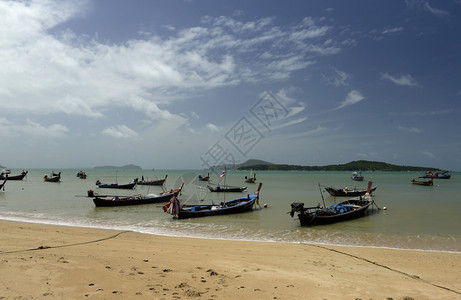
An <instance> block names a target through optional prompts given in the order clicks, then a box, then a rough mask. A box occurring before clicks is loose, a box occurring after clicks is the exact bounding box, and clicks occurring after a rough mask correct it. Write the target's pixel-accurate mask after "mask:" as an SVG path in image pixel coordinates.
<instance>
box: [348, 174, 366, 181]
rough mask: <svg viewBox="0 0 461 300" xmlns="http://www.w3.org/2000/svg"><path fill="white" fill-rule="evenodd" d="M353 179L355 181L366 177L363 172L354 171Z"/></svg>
mask: <svg viewBox="0 0 461 300" xmlns="http://www.w3.org/2000/svg"><path fill="white" fill-rule="evenodd" d="M351 179H352V180H354V181H363V179H364V178H363V176H362V172H360V174H359V173H358V172H354V173H352V176H351Z"/></svg>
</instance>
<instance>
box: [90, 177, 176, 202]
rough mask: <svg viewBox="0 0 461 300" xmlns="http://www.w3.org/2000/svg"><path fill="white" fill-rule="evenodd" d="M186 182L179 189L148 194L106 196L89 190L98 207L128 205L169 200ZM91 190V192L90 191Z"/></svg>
mask: <svg viewBox="0 0 461 300" xmlns="http://www.w3.org/2000/svg"><path fill="white" fill-rule="evenodd" d="M183 186H184V183H182V184H181V186H180V187H179V189H174V190H170V191H165V192H163V193H161V194H158V195H155V194H148V195H146V196H141V195H134V196H104V195H95V194H94V192H93V191H91V190H90V191H88V196H89V197H95V198H94V199H93V202H94V205H96V206H97V207H107V206H127V205H140V204H151V203H161V202H168V201H170V199H171V198H172V197H176V196H178V194H179V193H180V192H181V190H182V187H183ZM90 192H91V193H90Z"/></svg>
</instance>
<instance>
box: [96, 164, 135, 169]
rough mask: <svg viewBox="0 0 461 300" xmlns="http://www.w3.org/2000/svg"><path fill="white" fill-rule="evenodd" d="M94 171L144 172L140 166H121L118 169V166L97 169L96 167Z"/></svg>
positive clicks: (98, 167)
mask: <svg viewBox="0 0 461 300" xmlns="http://www.w3.org/2000/svg"><path fill="white" fill-rule="evenodd" d="M93 169H95V170H109V169H110V170H113V169H116V170H142V168H141V167H140V166H136V165H124V166H121V167H116V166H97V167H94V168H93Z"/></svg>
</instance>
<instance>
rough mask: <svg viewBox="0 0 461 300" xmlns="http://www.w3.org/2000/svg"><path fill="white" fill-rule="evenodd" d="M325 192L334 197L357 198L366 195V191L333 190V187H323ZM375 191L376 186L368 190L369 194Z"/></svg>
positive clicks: (354, 189) (346, 188)
mask: <svg viewBox="0 0 461 300" xmlns="http://www.w3.org/2000/svg"><path fill="white" fill-rule="evenodd" d="M325 190H326V191H327V192H328V193H329V194H330V195H332V196H334V197H357V196H363V195H365V194H366V192H367V189H358V188H355V187H354V188H353V189H349V188H348V187H345V188H342V189H335V188H334V187H328V186H326V187H325ZM375 190H376V186H374V187H372V188H371V190H370V194H372V193H373V192H374V191H375Z"/></svg>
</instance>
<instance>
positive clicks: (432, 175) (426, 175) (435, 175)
mask: <svg viewBox="0 0 461 300" xmlns="http://www.w3.org/2000/svg"><path fill="white" fill-rule="evenodd" d="M419 178H432V179H450V178H451V175H450V174H448V172H447V171H443V172H430V171H427V172H425V173H424V175H423V176H419Z"/></svg>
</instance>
